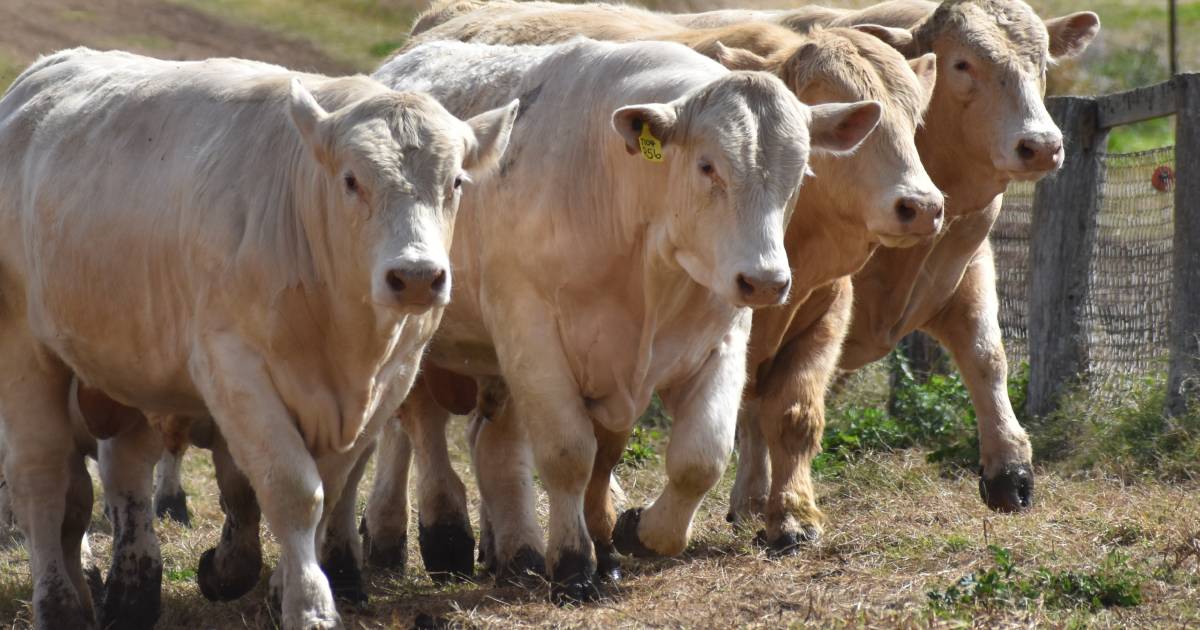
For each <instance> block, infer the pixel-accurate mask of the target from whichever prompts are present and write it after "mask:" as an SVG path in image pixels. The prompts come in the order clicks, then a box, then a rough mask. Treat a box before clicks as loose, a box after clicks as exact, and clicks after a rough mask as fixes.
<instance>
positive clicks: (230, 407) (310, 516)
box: [191, 334, 341, 629]
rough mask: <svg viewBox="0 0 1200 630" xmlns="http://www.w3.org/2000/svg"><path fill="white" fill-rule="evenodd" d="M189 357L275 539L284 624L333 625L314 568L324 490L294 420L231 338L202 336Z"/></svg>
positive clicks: (261, 368) (335, 620)
mask: <svg viewBox="0 0 1200 630" xmlns="http://www.w3.org/2000/svg"><path fill="white" fill-rule="evenodd" d="M192 357H193V358H192V363H193V364H192V366H191V372H192V378H193V379H194V380H195V381H196V384H197V386H198V388H199V389H200V392H201V394H202V395H203V396H204V400H205V403H206V404H207V406H208V409H209V411H210V412H211V413H212V416H213V419H214V420H215V421H216V423H217V427H218V428H219V429H220V431H221V434H222V436H224V438H225V442H226V443H227V444H228V445H229V452H230V454H231V455H232V456H233V461H234V463H235V464H236V465H237V467H238V468H239V469H241V471H242V472H243V473H244V474H245V475H246V478H247V479H249V480H250V485H251V486H252V487H253V488H254V494H255V496H256V497H258V499H259V505H260V506H261V508H262V513H263V515H264V516H266V518H267V523H268V524H269V525H270V527H271V531H272V532H273V533H274V534H275V537H276V538H277V539H278V540H279V546H280V557H279V565H278V566H277V568H276V574H277V578H278V579H277V581H276V583H277V584H279V586H280V587H281V589H282V597H281V607H282V616H283V618H282V622H283V623H282V625H283V627H284V628H288V629H291V628H306V629H307V628H336V627H339V626H340V625H341V619H340V617H339V616H338V613H337V608H336V607H335V605H334V601H333V592H332V591H331V590H330V588H329V581H328V580H327V579H326V578H325V574H324V573H323V572H322V571H321V567H320V565H319V564H318V563H317V550H316V543H317V541H316V535H317V527H318V524H319V522H320V519H321V516H322V514H323V512H324V502H325V491H324V488H323V487H322V481H321V475H320V473H319V471H318V470H317V465H316V462H315V461H314V459H313V457H312V455H311V454H310V453H309V451H308V447H307V445H306V443H305V441H304V438H303V437H302V436H301V435H300V432H299V431H298V430H297V427H296V422H295V419H294V418H293V417H292V414H291V413H290V412H289V411H288V409H287V407H286V406H285V405H284V403H283V401H282V400H281V399H280V398H279V395H278V394H277V393H276V391H275V389H274V386H273V384H272V381H271V378H270V376H269V375H268V373H267V371H266V366H265V365H264V363H263V361H262V359H261V358H260V357H259V356H258V355H257V354H256V353H255V352H254V351H253V350H252V349H251V348H249V347H248V346H246V345H245V344H244V343H243V342H242V341H241V340H240V339H239V338H237V337H236V336H234V335H228V334H225V335H213V336H211V337H209V338H206V339H205V340H204V344H203V345H201V346H200V347H199V348H197V352H195V353H193V355H192Z"/></svg>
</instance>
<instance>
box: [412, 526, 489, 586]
mask: <svg viewBox="0 0 1200 630" xmlns="http://www.w3.org/2000/svg"><path fill="white" fill-rule="evenodd" d="M417 535H418V538H417V541H418V542H419V543H420V545H421V560H422V561H424V563H425V572H426V573H428V574H429V577H431V578H433V581H435V582H448V581H451V580H456V579H457V580H462V579H466V580H469V579H471V578H473V577H474V576H475V536H474V535H473V534H472V533H471V527H470V525H469V524H464V523H462V522H461V521H441V522H438V523H434V524H433V525H430V526H429V527H425V526H424V525H421V526H420V527H419V528H418V530H417Z"/></svg>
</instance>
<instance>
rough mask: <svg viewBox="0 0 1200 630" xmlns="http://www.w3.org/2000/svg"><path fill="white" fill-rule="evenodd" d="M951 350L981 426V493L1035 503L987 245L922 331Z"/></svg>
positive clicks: (995, 505) (1006, 501) (990, 501)
mask: <svg viewBox="0 0 1200 630" xmlns="http://www.w3.org/2000/svg"><path fill="white" fill-rule="evenodd" d="M921 328H922V329H923V330H925V331H926V332H928V333H930V334H931V335H933V336H934V337H935V338H937V340H938V341H940V342H941V343H942V345H944V346H946V348H947V349H949V350H950V353H951V355H952V356H953V358H954V363H955V365H956V366H958V371H959V373H960V374H962V379H963V382H964V383H965V384H966V386H967V391H968V392H970V394H971V403H972V404H973V405H974V406H975V415H976V417H977V418H978V425H979V455H980V460H981V461H980V463H981V468H980V481H979V493H980V495H981V497H982V498H983V500H984V502H986V503H987V505H988V507H990V508H992V509H993V510H999V511H1001V512H1019V511H1022V510H1025V509H1027V508H1029V507H1030V506H1032V505H1033V467H1032V461H1033V460H1032V458H1033V450H1032V448H1031V447H1030V445H1029V436H1028V435H1026V433H1025V429H1023V428H1022V427H1021V425H1020V423H1018V422H1017V416H1016V414H1015V413H1013V408H1012V402H1011V401H1010V400H1009V398H1008V359H1007V357H1006V356H1005V354H1004V344H1003V341H1002V339H1001V336H1000V320H999V299H998V298H997V296H996V267H995V261H994V260H993V258H992V250H991V247H990V245H988V244H987V243H986V242H985V243H984V245H983V246H982V247H981V248H980V250H979V252H978V253H977V254H976V256H975V258H974V259H973V260H972V261H971V264H970V265H968V266H967V269H966V272H965V273H964V274H963V278H962V281H961V282H960V283H959V285H958V288H957V289H956V290H955V292H954V294H953V295H952V296H951V297H950V300H949V302H947V304H946V305H945V307H944V308H942V310H941V311H939V312H938V314H937V315H936V316H934V317H933V318H932V319H931V320H930V321H929V322H927V323H926V324H925V325H924V326H922V327H921Z"/></svg>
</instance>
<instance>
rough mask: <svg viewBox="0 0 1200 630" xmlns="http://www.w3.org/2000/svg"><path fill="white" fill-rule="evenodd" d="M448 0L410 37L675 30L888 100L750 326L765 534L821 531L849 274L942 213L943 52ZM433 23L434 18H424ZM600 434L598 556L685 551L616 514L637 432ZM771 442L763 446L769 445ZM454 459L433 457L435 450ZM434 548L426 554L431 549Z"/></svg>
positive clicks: (692, 40)
mask: <svg viewBox="0 0 1200 630" xmlns="http://www.w3.org/2000/svg"><path fill="white" fill-rule="evenodd" d="M447 10H449V11H452V12H454V13H455V17H453V19H449V20H443V21H441V22H440V24H438V25H436V26H434V25H433V24H432V22H433V21H434V19H433V16H435V15H436V16H437V17H438V18H444V17H446V16H445V13H444V12H443V13H439V9H438V8H435V9H434V10H433V12H432V13H430V14H427V15H426V16H425V17H423V18H422V20H420V21H418V23H417V26H416V27H415V28H414V32H416V31H418V30H420V31H421V32H420V34H419V35H417V36H416V38H415V40H414V41H415V42H421V41H428V40H435V39H438V38H451V39H468V40H472V41H486V42H495V43H509V44H522V43H537V42H554V41H561V40H563V39H567V38H570V37H573V36H578V35H584V36H590V37H596V38H610V39H617V40H631V39H660V40H668V41H676V42H680V43H684V44H687V45H688V46H690V47H692V48H694V49H696V50H698V51H700V52H703V53H705V54H708V55H710V56H713V57H715V58H717V59H718V60H720V61H721V62H722V63H724V64H725V65H727V66H731V67H737V68H744V69H746V68H748V69H761V70H769V71H770V72H772V73H773V74H776V75H777V76H779V77H780V78H781V79H782V80H783V81H784V82H785V84H787V86H788V87H789V88H790V89H791V90H792V91H793V93H795V94H796V95H797V96H798V97H799V98H800V99H801V100H802V101H804V102H806V103H823V102H831V101H844V100H858V99H874V100H877V101H879V102H881V103H882V104H883V110H882V111H883V116H882V121H881V123H880V126H879V129H878V130H876V131H875V132H874V133H873V134H872V136H871V137H870V138H869V139H868V140H867V141H866V142H865V143H864V145H863V147H862V148H860V149H859V150H858V151H857V152H856V154H855V155H854V156H852V157H851V158H848V159H832V158H830V157H828V156H825V157H821V156H817V157H815V158H814V160H813V163H812V168H813V171H814V173H815V177H814V179H813V180H812V181H811V182H810V183H808V184H807V185H806V186H805V187H804V189H803V190H802V191H801V193H800V195H799V197H798V199H797V202H796V208H797V211H798V212H803V216H804V219H803V220H797V221H794V222H792V223H791V224H790V225H789V227H788V230H787V233H786V236H785V240H786V247H787V251H788V255H789V258H790V259H791V260H792V261H793V266H794V268H793V270H792V281H793V298H792V300H790V301H789V303H788V305H787V306H786V307H780V308H770V309H762V310H759V311H757V312H756V313H755V316H754V325H753V328H752V330H753V332H752V337H751V344H750V365H751V367H752V369H751V371H750V382H749V385H748V388H747V391H746V393H745V403H744V408H743V412H742V424H743V426H742V428H741V430H742V432H743V433H745V432H753V433H754V434H756V435H759V434H762V433H764V432H765V433H766V434H768V435H770V436H771V439H769V440H767V442H766V443H767V445H768V446H769V449H768V450H769V453H770V456H771V460H772V461H773V462H774V464H775V465H774V466H773V469H772V471H773V473H774V477H773V479H772V482H773V483H772V485H771V492H770V495H769V498H768V497H766V496H764V497H762V499H765V500H764V501H759V502H758V504H757V505H755V506H754V507H755V511H756V512H758V513H762V512H764V511H765V512H766V514H767V528H766V530H765V531H764V532H763V536H764V538H765V539H766V541H767V542H768V543H769V544H770V545H771V546H772V548H774V549H776V550H788V549H793V548H794V547H795V546H796V545H797V543H799V542H800V541H803V540H809V539H812V538H814V537H815V536H816V535H817V534H818V533H819V531H820V512H819V510H818V509H817V506H816V503H815V500H814V495H813V490H812V484H811V480H810V478H809V467H810V461H811V458H812V457H813V456H814V455H815V454H816V452H817V450H816V449H814V448H812V446H811V445H812V444H813V434H815V435H816V437H817V443H819V436H820V432H821V429H822V427H823V426H824V395H825V390H826V387H827V385H828V383H829V380H830V378H831V377H832V375H833V373H834V370H835V368H836V365H837V360H838V353H839V351H840V347H841V342H842V339H843V338H844V336H845V334H846V331H847V329H848V327H849V309H850V304H851V291H850V283H849V276H850V274H852V273H854V272H855V271H857V270H858V269H860V268H861V267H862V266H863V264H864V263H865V262H866V261H867V259H868V258H869V257H870V255H871V253H872V252H873V251H874V250H875V248H876V247H877V246H878V244H880V243H884V244H887V245H891V246H904V245H912V244H915V243H917V242H918V241H919V240H920V239H922V238H927V237H930V236H932V235H933V234H936V233H937V231H938V229H939V227H940V226H941V218H942V197H941V193H940V192H938V191H937V190H936V188H935V187H934V186H933V183H932V181H930V180H929V178H928V176H927V175H926V173H925V172H924V169H923V168H922V166H921V162H920V157H919V155H918V152H917V148H916V145H915V144H914V137H915V134H916V130H917V127H918V125H919V123H920V121H921V117H922V114H923V112H924V109H925V107H926V106H927V104H928V102H929V98H930V96H931V92H932V88H933V84H934V80H935V71H934V64H935V59H934V56H933V55H932V54H930V55H927V56H924V57H922V58H920V59H917V60H914V61H913V62H912V65H913V70H916V71H917V73H919V75H918V74H914V72H913V70H910V69H909V68H906V67H905V63H904V60H903V58H902V56H901V55H900V54H899V53H898V52H896V51H895V50H893V49H892V47H890V46H889V45H888V44H887V43H884V42H883V41H880V39H878V38H877V37H885V38H894V37H899V36H901V35H906V34H907V32H906V31H900V32H899V33H896V32H893V31H892V29H887V28H885V27H881V26H866V27H862V30H863V31H865V32H858V31H856V30H851V29H830V30H821V31H815V32H813V33H810V34H806V35H800V34H797V33H794V32H792V31H790V30H788V29H786V28H783V27H780V26H776V25H772V24H766V23H746V24H735V25H731V26H726V27H717V28H711V29H689V28H682V27H680V26H679V25H677V24H675V23H673V22H672V21H671V20H670V19H669V17H668V16H663V15H660V14H655V13H651V12H648V11H645V10H641V9H636V8H633V7H627V6H621V5H615V6H614V5H597V4H585V5H563V4H557V3H550V2H507V1H496V2H488V3H485V4H480V3H471V2H465V3H457V4H455V5H451V7H450V8H449V9H447ZM423 25H424V26H427V27H428V28H425V29H424V30H421V29H422V28H423ZM868 33H869V34H868ZM419 435H420V436H421V437H426V438H428V437H430V436H436V432H435V431H433V430H431V429H429V428H422V429H420V430H419ZM597 435H598V439H599V444H600V449H599V453H598V456H597V460H596V465H595V469H594V470H593V478H592V484H591V486H590V487H589V491H588V510H587V511H588V524H589V529H590V531H591V534H592V537H593V539H594V541H595V543H596V548H597V550H598V551H599V552H600V553H601V554H602V560H603V561H602V562H601V566H602V568H609V569H611V570H612V571H614V572H615V571H616V570H617V567H618V564H617V561H616V558H615V556H613V557H608V558H605V557H603V554H605V553H611V552H612V549H613V543H614V542H615V546H616V548H617V549H618V550H620V551H622V552H624V553H634V554H639V555H648V554H662V553H675V552H677V551H678V550H667V549H653V548H650V547H647V546H646V545H644V544H642V543H641V541H640V537H639V534H638V529H639V524H638V523H639V521H638V519H639V517H638V512H637V511H636V510H632V511H630V512H628V513H626V514H625V515H623V516H622V518H621V519H620V521H618V520H617V518H616V514H615V512H614V511H613V509H612V507H611V505H610V502H609V493H608V492H607V480H608V475H609V472H610V471H611V470H612V468H613V466H615V465H616V463H617V462H618V461H619V459H620V455H621V452H622V450H623V448H624V444H625V442H626V439H627V437H628V436H627V435H626V434H620V433H618V434H601V433H598V434H597ZM433 439H434V440H435V442H434V443H430V445H429V446H428V448H440V445H441V444H442V443H443V440H444V439H443V438H440V437H434V438H433ZM751 439H752V438H751ZM756 443H761V440H758V441H756ZM416 447H417V448H416V452H417V454H418V456H420V455H421V453H422V452H423V451H425V450H426V445H425V444H424V443H423V442H422V441H421V440H417V441H416ZM762 454H763V456H765V455H766V451H764V452H763V453H762ZM446 461H448V460H446V458H444V457H437V458H436V459H433V460H432V462H431V463H433V464H438V463H441V462H446ZM421 469H422V467H421V466H418V470H421ZM427 480H432V481H443V482H444V484H445V485H444V486H443V487H442V488H441V489H438V490H437V491H436V492H435V491H431V490H430V489H428V488H425V487H421V490H420V492H421V494H422V496H429V495H432V496H455V495H456V493H457V492H460V491H459V490H458V488H459V487H460V485H459V484H457V481H456V480H455V479H454V473H453V471H451V470H450V469H449V467H448V465H447V466H446V469H445V470H444V471H442V472H439V473H436V474H431V475H424V476H423V477H422V478H421V485H422V486H424V483H425V482H426V481H427ZM378 483H380V484H386V483H388V481H387V480H386V479H384V480H379V482H378ZM375 496H386V495H385V494H383V493H377V494H376V495H375ZM400 503H402V502H401V501H396V500H394V498H393V499H392V500H389V501H388V504H391V505H397V504H400ZM456 506H463V507H462V509H464V510H465V501H463V500H458V499H456V500H453V501H448V500H439V501H425V502H422V511H421V522H422V525H423V527H428V528H430V529H429V532H428V533H429V534H432V533H433V532H432V527H433V525H432V524H434V523H438V522H442V523H450V522H456V523H467V524H469V521H468V519H467V518H466V516H465V514H463V515H456V516H450V515H446V514H441V515H429V514H427V510H426V509H425V508H426V507H432V508H434V509H436V508H441V509H443V510H445V509H447V508H451V509H453V508H454V507H456ZM733 514H734V516H735V517H739V518H740V517H742V516H744V515H743V514H741V513H739V512H733ZM427 523H428V524H430V525H428V526H427V525H426V524H427ZM614 526H615V527H616V531H615V536H614ZM371 527H373V524H372V523H371V522H370V520H368V528H371ZM431 538H432V536H431V535H427V530H426V529H424V528H423V529H422V536H421V543H422V551H423V553H425V550H426V548H427V546H430V545H435V546H436V545H438V544H439V543H438V541H435V540H431ZM459 538H460V539H461V536H459ZM380 539H381V536H380V533H379V532H378V531H376V532H372V540H373V541H379V540H380ZM485 542H486V534H485ZM441 545H442V546H446V543H445V542H442V543H441ZM425 555H426V556H427V560H428V557H429V556H430V555H431V554H429V553H425ZM464 557H467V558H469V556H464ZM427 567H428V563H427Z"/></svg>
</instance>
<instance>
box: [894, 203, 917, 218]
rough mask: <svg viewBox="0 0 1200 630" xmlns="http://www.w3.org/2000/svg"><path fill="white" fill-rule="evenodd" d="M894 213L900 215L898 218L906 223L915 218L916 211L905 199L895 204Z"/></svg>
mask: <svg viewBox="0 0 1200 630" xmlns="http://www.w3.org/2000/svg"><path fill="white" fill-rule="evenodd" d="M896 214H897V215H899V216H900V220H901V221H903V222H905V223H908V222H909V221H912V220H913V219H915V218H917V211H916V210H915V209H914V208H913V207H912V206H911V205H909V203H908V201H907V200H904V201H901V202H900V203H897V204H896Z"/></svg>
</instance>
